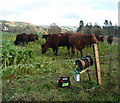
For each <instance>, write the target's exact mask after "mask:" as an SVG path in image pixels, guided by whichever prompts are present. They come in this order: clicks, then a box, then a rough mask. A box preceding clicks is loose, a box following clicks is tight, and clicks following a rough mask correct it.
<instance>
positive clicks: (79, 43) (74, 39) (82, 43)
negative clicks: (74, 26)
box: [68, 34, 98, 56]
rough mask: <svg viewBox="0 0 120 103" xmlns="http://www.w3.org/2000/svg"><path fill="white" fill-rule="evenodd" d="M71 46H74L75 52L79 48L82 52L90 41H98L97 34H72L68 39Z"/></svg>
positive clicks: (73, 51)
mask: <svg viewBox="0 0 120 103" xmlns="http://www.w3.org/2000/svg"><path fill="white" fill-rule="evenodd" d="M68 43H69V47H71V48H72V53H73V54H75V50H76V49H78V50H79V51H80V52H81V56H82V50H83V49H84V48H85V47H86V45H88V44H90V43H98V40H97V39H96V36H95V34H81V35H80V34H76V35H71V36H70V37H69V40H68ZM69 47H68V48H69Z"/></svg>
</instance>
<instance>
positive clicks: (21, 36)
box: [14, 33, 28, 45]
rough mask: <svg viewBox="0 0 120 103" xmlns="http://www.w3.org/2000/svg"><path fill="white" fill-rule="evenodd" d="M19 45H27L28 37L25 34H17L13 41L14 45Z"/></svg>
mask: <svg viewBox="0 0 120 103" xmlns="http://www.w3.org/2000/svg"><path fill="white" fill-rule="evenodd" d="M21 43H23V44H24V43H26V44H27V43H28V35H27V34H26V33H22V34H17V36H16V40H15V41H14V44H15V45H18V44H21Z"/></svg>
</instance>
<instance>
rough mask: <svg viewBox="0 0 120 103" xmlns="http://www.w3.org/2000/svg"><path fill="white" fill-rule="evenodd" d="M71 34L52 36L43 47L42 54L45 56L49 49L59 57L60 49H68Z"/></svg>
mask: <svg viewBox="0 0 120 103" xmlns="http://www.w3.org/2000/svg"><path fill="white" fill-rule="evenodd" d="M70 35H71V34H69V33H60V34H52V35H51V36H50V37H49V38H48V39H47V40H46V42H45V44H43V45H42V54H44V53H45V52H46V51H47V50H48V49H49V48H52V49H53V52H54V54H55V55H56V56H57V55H58V47H60V46H67V47H68V38H69V36H70Z"/></svg>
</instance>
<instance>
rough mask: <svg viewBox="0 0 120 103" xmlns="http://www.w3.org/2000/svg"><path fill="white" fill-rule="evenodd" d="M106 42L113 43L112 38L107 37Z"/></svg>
mask: <svg viewBox="0 0 120 103" xmlns="http://www.w3.org/2000/svg"><path fill="white" fill-rule="evenodd" d="M107 42H108V44H110V45H111V44H112V42H113V36H108V37H107Z"/></svg>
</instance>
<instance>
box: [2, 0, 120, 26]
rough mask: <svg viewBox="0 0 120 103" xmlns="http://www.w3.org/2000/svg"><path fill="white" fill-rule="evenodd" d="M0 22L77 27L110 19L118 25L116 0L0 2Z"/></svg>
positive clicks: (9, 0) (6, 0) (22, 0)
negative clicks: (80, 22)
mask: <svg viewBox="0 0 120 103" xmlns="http://www.w3.org/2000/svg"><path fill="white" fill-rule="evenodd" d="M0 2H1V3H0V14H1V16H0V19H4V20H12V21H26V22H31V23H33V24H37V25H49V24H51V23H53V22H55V23H57V24H58V25H78V24H79V21H80V20H83V21H84V22H85V23H88V22H92V23H93V24H94V23H95V22H98V24H100V25H103V22H104V20H106V19H108V20H109V19H110V20H111V21H113V24H114V23H117V21H118V17H117V13H118V12H117V5H118V0H82V1H81V0H1V1H0Z"/></svg>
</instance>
